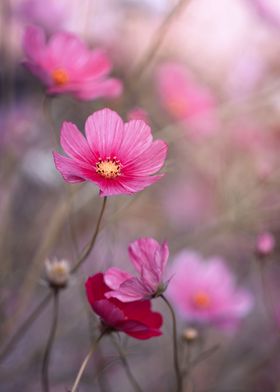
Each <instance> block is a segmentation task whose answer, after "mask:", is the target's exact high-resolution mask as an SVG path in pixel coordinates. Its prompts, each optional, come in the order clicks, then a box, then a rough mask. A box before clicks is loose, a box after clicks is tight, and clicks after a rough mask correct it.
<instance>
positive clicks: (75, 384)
mask: <svg viewBox="0 0 280 392" xmlns="http://www.w3.org/2000/svg"><path fill="white" fill-rule="evenodd" d="M104 335H105V331H103V332H101V334H100V335H99V337H98V338H97V340H96V341H95V342H94V343H93V345H92V347H91V349H90V350H89V352H88V354H87V356H86V357H85V359H84V360H83V363H82V365H81V367H80V370H79V372H78V374H77V377H76V379H75V382H74V385H73V387H72V388H71V392H76V391H77V388H78V385H79V383H80V381H81V378H82V375H83V373H84V371H85V368H86V367H87V364H88V362H89V360H90V358H91V356H92V354H93V353H94V352H95V350H96V349H97V345H98V343H99V342H100V340H101V338H102V337H103V336H104Z"/></svg>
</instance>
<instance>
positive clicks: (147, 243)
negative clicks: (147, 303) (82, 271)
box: [104, 238, 169, 302]
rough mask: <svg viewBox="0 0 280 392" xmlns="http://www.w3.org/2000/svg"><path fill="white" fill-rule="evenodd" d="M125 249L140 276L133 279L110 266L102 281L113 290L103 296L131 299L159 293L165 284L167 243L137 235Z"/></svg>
mask: <svg viewBox="0 0 280 392" xmlns="http://www.w3.org/2000/svg"><path fill="white" fill-rule="evenodd" d="M128 252H129V255H130V258H131V261H132V263H133V265H134V267H135V268H136V270H137V271H138V273H139V274H140V277H139V278H136V277H134V276H132V275H130V274H129V273H127V272H125V271H122V270H120V269H118V268H114V267H113V268H109V269H108V271H107V272H105V274H104V280H105V283H106V284H107V286H108V287H110V288H111V289H112V291H109V292H107V293H106V295H105V296H106V298H117V299H119V300H120V301H122V302H131V301H136V300H143V299H149V298H154V297H156V296H158V295H160V294H162V293H163V292H164V291H165V289H166V287H167V283H164V282H163V280H162V279H163V272H164V268H165V266H166V263H167V260H168V256H169V249H168V246H167V243H166V242H164V243H163V244H159V243H158V242H157V241H156V240H154V239H153V238H140V239H138V240H136V241H134V242H132V243H131V244H130V246H129V248H128Z"/></svg>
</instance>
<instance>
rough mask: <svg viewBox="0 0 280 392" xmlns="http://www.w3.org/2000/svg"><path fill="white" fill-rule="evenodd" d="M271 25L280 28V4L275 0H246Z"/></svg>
mask: <svg viewBox="0 0 280 392" xmlns="http://www.w3.org/2000/svg"><path fill="white" fill-rule="evenodd" d="M246 1H247V2H249V4H250V5H252V6H253V7H254V9H255V10H256V12H257V13H258V14H259V16H260V17H261V18H263V20H265V21H266V22H267V23H268V24H269V25H271V26H272V27H275V28H277V29H279V28H280V4H279V2H278V1H273V0H246Z"/></svg>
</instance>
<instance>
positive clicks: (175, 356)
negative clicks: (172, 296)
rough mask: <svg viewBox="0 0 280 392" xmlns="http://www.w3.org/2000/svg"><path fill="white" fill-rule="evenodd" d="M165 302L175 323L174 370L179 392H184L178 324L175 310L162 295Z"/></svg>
mask: <svg viewBox="0 0 280 392" xmlns="http://www.w3.org/2000/svg"><path fill="white" fill-rule="evenodd" d="M160 297H161V298H162V299H163V301H164V302H165V303H166V305H167V307H168V309H169V311H170V314H171V317H172V323H173V361H174V368H175V373H176V379H177V389H176V391H177V392H181V391H182V376H181V371H180V367H179V360H178V343H177V323H176V317H175V313H174V310H173V308H172V306H171V304H170V302H169V301H168V299H167V298H166V297H165V296H164V295H163V294H162V295H161V296H160Z"/></svg>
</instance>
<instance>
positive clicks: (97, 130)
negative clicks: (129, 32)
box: [54, 109, 167, 196]
mask: <svg viewBox="0 0 280 392" xmlns="http://www.w3.org/2000/svg"><path fill="white" fill-rule="evenodd" d="M85 133H86V138H85V137H84V136H83V135H82V134H81V133H80V132H79V130H78V129H77V127H76V126H75V125H74V124H72V123H69V122H64V123H63V125H62V129H61V146H62V148H63V149H64V151H65V152H66V154H68V156H69V158H68V157H64V156H62V155H60V154H58V153H57V152H54V161H55V165H56V168H57V170H58V171H59V172H60V173H61V174H62V176H63V178H64V180H65V181H66V182H70V183H77V182H83V181H92V182H94V183H96V184H97V185H98V186H99V188H100V195H102V196H111V195H119V194H133V193H135V192H138V191H141V190H142V189H144V188H146V187H147V186H149V185H151V184H153V183H154V182H156V181H158V180H159V179H160V178H161V177H162V176H163V174H158V175H153V174H155V173H156V172H157V171H158V170H159V169H161V167H162V166H163V164H164V161H165V158H166V153H167V145H166V143H165V142H163V141H162V140H156V141H154V142H153V138H152V135H151V128H150V127H149V126H148V125H146V124H145V123H144V121H141V120H133V121H130V122H128V123H125V124H124V123H123V121H122V119H121V118H120V117H119V115H118V114H117V113H116V112H113V111H112V110H109V109H103V110H99V111H97V112H95V113H93V114H92V115H91V116H89V117H88V119H87V121H86V124H85Z"/></svg>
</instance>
